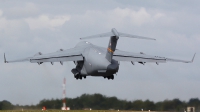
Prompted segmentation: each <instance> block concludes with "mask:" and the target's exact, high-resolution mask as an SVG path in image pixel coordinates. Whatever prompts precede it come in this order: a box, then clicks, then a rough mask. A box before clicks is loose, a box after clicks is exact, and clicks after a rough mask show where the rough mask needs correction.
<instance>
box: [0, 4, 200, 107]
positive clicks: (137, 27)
mask: <svg viewBox="0 0 200 112" xmlns="http://www.w3.org/2000/svg"><path fill="white" fill-rule="evenodd" d="M0 2H1V4H0V7H1V9H0V54H1V55H2V56H3V53H4V52H6V55H7V58H8V59H16V58H23V57H29V56H33V55H34V54H36V53H37V52H39V51H40V52H42V53H49V52H54V51H57V50H58V49H60V48H63V49H68V48H72V47H74V46H75V44H76V43H78V42H79V41H80V40H79V38H80V37H84V36H89V35H92V34H98V33H103V32H107V31H110V30H111V28H113V27H115V28H116V29H117V30H119V31H121V32H126V33H130V34H137V35H142V36H149V37H153V38H156V39H157V41H146V40H137V39H128V38H120V39H119V42H118V46H117V48H118V49H121V50H125V51H130V52H141V51H142V52H144V53H147V54H151V55H160V56H166V57H171V58H179V59H186V60H187V59H188V60H190V58H191V57H192V55H193V53H194V52H196V53H197V55H196V58H195V62H194V63H192V64H183V63H166V64H160V65H159V66H157V65H156V64H146V65H145V66H143V65H140V64H136V65H135V66H133V65H131V63H128V62H121V66H120V71H119V73H118V75H117V76H116V78H115V80H114V81H107V80H104V79H103V78H96V77H88V78H87V79H86V80H82V81H76V80H75V79H74V78H73V75H72V73H71V72H70V70H71V69H72V68H73V67H74V64H73V63H72V62H66V63H65V64H64V66H61V65H60V64H59V63H55V65H54V66H52V65H50V64H49V63H46V64H44V65H41V66H38V65H37V64H31V63H15V64H4V63H0V66H1V68H2V69H1V70H0V74H1V75H0V87H1V90H3V92H1V96H0V100H4V99H6V100H9V101H11V102H13V103H14V104H17V103H18V104H31V103H33V104H36V103H38V101H39V100H41V99H43V98H61V97H62V88H61V83H62V79H63V77H66V78H67V96H68V97H76V96H78V95H81V94H83V93H102V94H105V95H108V96H113V95H115V96H117V97H119V98H122V99H127V100H135V99H143V100H145V99H150V100H153V101H160V100H164V99H172V98H180V99H181V100H188V99H189V98H191V97H200V96H199V93H200V91H199V89H198V87H195V86H196V85H199V82H198V79H199V78H200V76H199V67H198V63H200V58H199V55H198V54H199V53H200V49H199V47H200V37H199V36H200V34H199V31H198V29H199V26H200V25H199V23H200V19H199V18H200V17H199V12H198V11H196V10H198V9H199V7H198V6H197V5H196V4H198V2H199V1H195V2H190V4H188V2H187V1H181V0H179V1H176V2H175V1H172V0H168V1H164V0H155V1H136V0H132V1H129V0H124V1H123V2H122V1H121V0H111V1H98V0H96V1H94V0H87V1H78V0H72V1H65V0H60V1H59V2H55V1H49V0H43V1H41V0H36V1H34V2H32V1H26V2H24V1H18V2H17V1H0ZM108 40H109V38H102V39H91V40H88V41H90V42H92V43H93V44H97V45H99V46H104V47H105V46H107V44H108ZM0 61H1V62H3V58H1V59H0ZM119 88H120V89H119ZM191 91H193V92H192V93H191ZM21 99H23V100H21Z"/></svg>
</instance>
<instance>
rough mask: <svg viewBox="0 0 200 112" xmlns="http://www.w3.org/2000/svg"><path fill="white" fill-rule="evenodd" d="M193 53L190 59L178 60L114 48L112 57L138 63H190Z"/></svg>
mask: <svg viewBox="0 0 200 112" xmlns="http://www.w3.org/2000/svg"><path fill="white" fill-rule="evenodd" d="M194 58H195V54H194V56H193V58H192V60H191V61H185V60H179V59H171V58H165V57H158V56H150V55H146V54H144V53H140V54H139V53H130V52H125V51H120V50H116V51H115V53H114V55H113V59H115V60H117V61H131V62H140V63H146V62H155V63H165V62H168V61H171V62H183V63H192V62H193V61H194Z"/></svg>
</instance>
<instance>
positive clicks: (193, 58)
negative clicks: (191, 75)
mask: <svg viewBox="0 0 200 112" xmlns="http://www.w3.org/2000/svg"><path fill="white" fill-rule="evenodd" d="M195 55H196V53H194V56H193V58H192V61H191V62H193V61H194V58H195Z"/></svg>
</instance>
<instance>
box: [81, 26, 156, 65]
mask: <svg viewBox="0 0 200 112" xmlns="http://www.w3.org/2000/svg"><path fill="white" fill-rule="evenodd" d="M101 37H110V41H109V43H108V48H107V53H106V59H107V60H108V61H110V62H111V61H112V57H113V53H114V52H115V49H116V46H117V40H118V39H119V37H129V38H138V39H148V40H156V39H153V38H148V37H143V36H137V35H131V34H126V33H121V32H117V30H116V29H115V28H113V29H112V30H111V32H108V33H102V34H98V35H93V36H89V37H83V38H80V39H91V38H101Z"/></svg>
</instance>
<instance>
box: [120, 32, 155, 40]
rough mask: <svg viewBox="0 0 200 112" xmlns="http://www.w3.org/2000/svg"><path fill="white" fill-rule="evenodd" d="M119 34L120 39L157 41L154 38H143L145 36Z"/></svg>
mask: <svg viewBox="0 0 200 112" xmlns="http://www.w3.org/2000/svg"><path fill="white" fill-rule="evenodd" d="M118 33H119V36H120V37H129V38H138V39H148V40H156V39H154V38H149V37H143V36H138V35H131V34H126V33H120V32H118Z"/></svg>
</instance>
